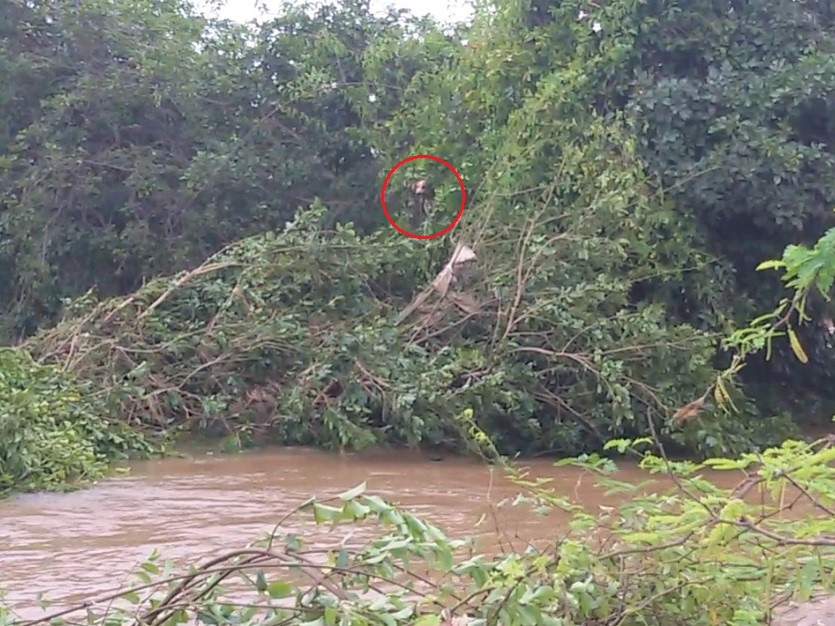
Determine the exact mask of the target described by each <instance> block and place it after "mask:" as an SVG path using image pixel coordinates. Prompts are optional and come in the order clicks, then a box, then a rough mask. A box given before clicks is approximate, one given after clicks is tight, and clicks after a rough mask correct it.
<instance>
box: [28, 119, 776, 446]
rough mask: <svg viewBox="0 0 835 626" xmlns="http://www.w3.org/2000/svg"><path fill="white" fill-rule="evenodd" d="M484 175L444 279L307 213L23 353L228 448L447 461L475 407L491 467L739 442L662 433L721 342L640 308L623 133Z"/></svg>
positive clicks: (105, 307)
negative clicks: (442, 453)
mask: <svg viewBox="0 0 835 626" xmlns="http://www.w3.org/2000/svg"><path fill="white" fill-rule="evenodd" d="M613 146H617V147H618V150H619V151H620V153H621V158H620V165H619V166H618V168H617V175H613V171H614V170H613V169H612V168H613V166H612V162H611V150H612V149H613ZM498 166H501V164H498ZM495 180H499V181H502V180H504V181H506V182H505V183H504V186H503V187H502V186H501V185H500V186H494V187H493V188H492V189H488V190H487V191H486V192H485V193H483V194H482V196H481V197H480V198H479V202H478V204H477V206H474V207H473V208H471V209H470V210H469V212H468V214H467V215H466V216H465V220H463V222H462V226H460V227H459V228H457V229H456V231H454V232H455V237H456V239H457V240H458V242H459V243H462V244H466V245H467V246H468V248H467V249H468V250H469V254H470V255H471V257H472V256H474V257H475V258H474V259H473V258H470V259H469V260H468V261H467V262H466V263H463V264H462V263H457V264H455V263H454V264H453V265H455V266H456V267H452V266H449V267H447V269H446V270H445V271H441V270H443V268H444V267H445V266H447V265H448V263H449V261H450V257H451V255H452V254H453V252H456V248H455V244H454V242H451V241H448V240H446V239H442V238H436V239H433V240H429V241H426V242H420V243H416V242H415V241H413V240H410V239H407V238H404V237H402V236H400V235H399V234H397V233H396V232H394V231H393V230H391V229H389V230H384V231H377V232H374V233H372V234H370V235H367V236H359V235H358V234H356V232H354V230H353V228H352V227H351V226H340V227H338V228H337V229H336V230H335V231H333V232H322V231H321V229H320V228H319V224H320V223H321V218H322V216H323V214H324V211H325V209H324V207H322V206H321V205H318V206H314V207H313V208H311V209H309V210H307V211H305V212H302V213H300V214H299V216H298V217H297V219H296V220H295V221H294V222H292V223H290V224H288V226H287V228H286V229H285V230H284V231H283V232H280V233H267V234H264V235H259V236H255V237H250V238H248V239H244V240H242V241H240V242H238V243H236V244H234V245H232V246H230V247H228V248H226V249H225V250H223V251H221V252H220V253H218V254H216V255H213V256H212V257H211V258H209V259H208V260H207V261H206V262H205V263H204V264H203V265H201V266H199V267H197V268H195V269H192V270H191V271H188V272H183V273H181V274H178V275H176V276H173V277H171V278H165V279H157V280H153V281H151V282H149V283H148V284H147V285H145V286H144V287H143V288H141V289H140V290H138V291H137V292H135V293H134V294H132V295H130V296H128V297H125V298H115V299H110V300H106V301H104V302H97V301H96V300H95V298H93V296H92V294H90V295H88V297H87V298H85V299H81V300H79V301H76V302H75V303H73V304H72V305H71V306H70V307H69V308H68V310H67V314H66V315H65V319H64V320H63V321H62V322H61V323H60V324H58V325H57V326H56V327H55V328H53V329H50V330H46V331H43V332H41V333H39V334H37V335H36V336H34V337H32V338H31V339H30V340H28V341H27V342H26V344H25V347H26V348H27V349H28V350H30V351H31V352H32V353H33V354H34V355H35V356H36V358H38V359H39V360H41V361H42V362H44V363H53V364H60V366H61V367H62V368H63V369H65V370H66V371H68V372H71V373H72V374H73V375H75V376H76V377H77V378H79V379H81V380H84V381H88V382H92V383H93V384H95V385H96V386H97V387H98V388H99V389H100V390H101V392H102V393H103V394H104V395H105V396H106V397H107V399H108V402H107V404H108V406H110V407H115V408H114V409H113V411H114V413H113V415H114V416H118V417H119V418H120V419H123V420H125V421H126V422H128V423H130V424H137V425H141V426H142V427H143V428H148V427H150V428H156V429H160V430H168V429H171V428H173V427H187V428H190V429H192V430H198V431H201V432H204V433H214V434H220V435H225V436H230V437H231V438H232V440H233V442H234V443H237V444H246V443H249V442H251V441H271V442H279V443H283V444H305V445H317V446H323V447H329V448H353V449H359V448H362V447H364V446H367V445H371V444H377V443H387V444H393V445H410V446H419V445H434V446H438V445H440V446H448V447H451V448H455V449H459V450H462V449H464V448H466V447H467V446H468V445H469V443H468V442H470V439H471V438H470V435H469V428H470V426H469V424H468V423H467V420H463V419H462V418H461V416H462V415H463V414H464V413H465V412H468V411H471V412H472V414H473V415H474V416H475V422H476V424H477V425H478V427H479V428H480V429H482V430H483V431H484V432H486V433H487V434H488V436H489V437H490V438H491V439H492V440H493V441H495V443H496V445H497V447H498V449H499V450H500V451H501V452H502V453H516V452H521V453H524V454H532V453H541V452H551V453H576V452H583V451H590V450H595V449H600V448H601V446H602V445H603V443H604V441H605V440H606V439H608V438H610V437H613V436H633V435H640V434H642V433H643V432H645V429H646V419H647V415H649V416H650V418H651V419H652V420H653V421H654V423H655V424H656V426H657V427H658V429H659V431H660V432H661V433H663V436H664V438H665V441H668V442H676V443H677V444H678V445H679V446H680V447H683V448H685V449H687V450H690V451H699V450H701V451H702V452H708V451H710V450H718V449H734V448H747V447H748V446H750V445H751V443H750V442H751V437H750V433H749V432H747V431H746V430H745V429H747V428H749V426H748V425H746V422H744V421H743V420H725V419H722V418H721V417H720V418H719V419H716V420H714V421H713V423H712V425H711V422H710V420H709V418H703V419H702V421H701V425H698V426H696V427H692V428H690V430H687V428H685V430H684V431H681V430H679V429H678V428H677V427H676V426H675V425H674V424H671V423H670V421H669V417H670V416H671V414H672V413H673V411H675V409H676V407H677V406H679V405H680V404H683V403H684V402H685V401H687V400H689V399H691V398H692V397H693V395H694V393H695V391H696V390H698V389H704V388H705V387H706V386H708V385H709V384H710V382H711V380H712V377H713V375H714V370H713V368H712V366H711V364H710V358H711V355H712V353H713V341H714V338H713V337H711V336H710V335H708V334H706V333H703V332H700V331H697V330H695V329H693V328H692V327H690V326H687V325H684V324H674V323H671V322H670V320H669V318H668V317H667V315H666V312H665V310H664V307H663V306H662V305H660V304H655V303H653V302H652V301H651V299H647V298H644V299H643V300H642V299H639V298H637V297H636V296H635V289H636V285H638V286H639V285H640V284H641V282H642V281H645V280H647V279H648V278H650V277H652V276H653V275H655V274H656V272H657V260H656V259H657V254H658V249H657V248H656V247H655V246H654V244H655V243H656V242H659V241H660V240H662V239H663V238H664V236H665V232H664V227H663V225H662V224H659V223H658V222H657V221H654V220H655V218H654V213H653V212H654V203H655V200H654V198H653V197H652V196H651V195H649V194H647V193H646V186H645V184H644V183H643V181H642V180H641V168H640V166H639V164H638V163H637V160H636V159H635V157H634V155H633V154H632V152H631V148H630V143H629V142H628V141H626V140H624V139H623V137H622V136H621V134H620V132H619V130H618V127H617V126H616V125H611V124H604V123H602V121H601V122H598V123H597V124H596V125H595V126H592V127H589V128H588V129H587V130H586V131H585V132H583V133H582V134H581V136H580V137H579V138H578V140H577V141H576V142H575V143H573V144H566V145H564V146H563V153H562V156H561V158H560V159H559V161H558V162H557V163H556V164H555V167H554V171H553V172H552V176H551V178H550V180H549V181H548V183H547V184H546V185H543V186H540V187H537V188H534V189H524V188H523V189H519V188H518V184H519V183H518V182H517V181H515V180H514V179H513V178H507V177H496V179H495ZM508 205H510V206H512V207H514V210H509V209H510V207H509V206H508ZM460 250H461V248H460V247H459V248H458V252H460ZM456 254H457V252H456ZM439 271H440V272H441V273H440V274H438V272H439ZM445 272H446V273H445ZM456 272H457V274H456ZM453 278H454V279H455V280H453ZM740 404H741V406H744V403H740ZM706 424H707V425H706ZM740 424H742V425H741V426H740ZM748 424H750V422H749V423H748ZM759 428H760V433H764V432H767V430H766V429H770V436H772V437H774V438H777V437H779V436H780V435H781V434H782V433H781V431H780V429H779V428H775V427H774V425H773V423H769V420H762V421H760V422H759Z"/></svg>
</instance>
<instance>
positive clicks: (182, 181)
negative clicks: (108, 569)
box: [0, 0, 835, 454]
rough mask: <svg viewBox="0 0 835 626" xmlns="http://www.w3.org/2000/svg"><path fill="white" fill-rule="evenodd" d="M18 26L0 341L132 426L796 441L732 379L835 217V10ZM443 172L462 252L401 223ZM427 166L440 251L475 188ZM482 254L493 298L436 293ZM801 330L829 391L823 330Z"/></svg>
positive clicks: (513, 7) (574, 439) (66, 8)
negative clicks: (734, 349) (446, 166)
mask: <svg viewBox="0 0 835 626" xmlns="http://www.w3.org/2000/svg"><path fill="white" fill-rule="evenodd" d="M807 5H808V6H807ZM2 10H3V11H5V13H4V14H3V17H4V18H6V19H5V20H4V21H3V27H2V28H3V30H2V33H0V46H2V49H3V51H4V54H3V55H2V61H0V62H2V63H3V69H4V71H6V72H7V75H8V76H9V77H10V80H9V81H8V82H7V84H4V85H3V86H2V87H0V100H2V102H3V103H7V104H9V105H10V106H11V105H14V110H15V113H14V114H13V115H10V116H9V118H8V121H7V125H6V128H5V129H4V131H3V134H2V138H1V139H0V147H2V153H1V154H0V189H2V190H3V191H2V194H0V270H2V271H0V297H1V298H2V302H3V303H4V316H5V317H4V318H3V320H2V321H0V332H3V333H4V334H5V336H6V337H7V338H8V340H9V341H13V340H15V339H17V338H20V337H23V336H27V337H29V339H28V340H27V343H26V347H27V349H30V350H31V351H32V353H33V354H34V355H36V357H37V358H38V359H39V360H41V361H42V362H44V363H52V364H59V365H60V366H61V367H62V368H63V369H65V370H67V371H69V372H71V373H72V375H73V376H75V377H76V379H77V380H80V381H85V383H86V382H90V383H92V384H93V385H95V388H96V389H97V390H98V391H100V392H101V393H102V394H103V397H105V398H106V400H107V407H108V411H109V413H108V415H109V416H110V417H111V418H114V419H115V418H117V417H119V418H121V419H125V420H127V421H128V422H130V423H142V424H143V425H144V426H145V427H148V428H151V429H168V428H172V427H178V426H187V427H189V428H194V429H197V430H201V431H204V432H212V433H218V434H224V435H227V436H228V437H229V442H230V443H231V444H234V445H245V444H247V443H249V442H252V441H256V440H263V439H268V440H275V441H281V442H285V443H313V444H318V445H324V446H331V447H346V446H348V447H357V448H359V447H363V446H365V445H368V444H371V443H373V442H388V443H393V444H404V443H405V444H409V445H420V444H424V443H431V444H433V445H449V446H457V447H461V446H463V445H471V444H472V442H471V441H470V439H471V437H470V435H469V433H468V431H467V428H468V426H466V425H464V424H463V422H462V420H461V419H460V416H461V415H463V414H465V413H466V412H467V411H472V412H473V415H474V416H475V417H474V420H475V423H476V424H477V425H478V426H479V427H481V428H483V429H484V430H485V432H487V433H488V434H489V436H490V437H491V438H493V439H494V440H495V441H496V442H497V444H498V445H499V448H500V450H501V451H502V452H508V453H510V452H528V453H533V452H544V451H551V452H558V453H576V452H581V451H591V450H599V449H600V447H601V446H602V444H603V442H604V441H605V440H606V439H608V438H609V437H611V436H619V437H620V436H638V435H641V434H644V433H645V432H646V429H647V428H649V426H650V425H652V426H653V427H655V428H657V429H658V431H659V433H660V434H661V436H662V437H663V439H664V442H665V443H667V444H675V445H676V446H677V447H678V448H679V449H681V450H683V451H688V452H698V453H702V454H714V453H720V452H721V453H727V452H732V451H737V452H738V451H746V450H750V449H752V448H757V447H762V446H764V445H768V444H771V443H775V442H776V441H777V440H778V439H779V438H780V437H782V436H784V435H786V434H787V433H790V432H791V430H792V425H791V424H790V423H789V420H788V419H787V417H786V415H785V414H784V413H783V412H782V411H781V409H782V407H781V406H768V405H765V406H764V403H762V402H761V403H760V405H759V406H757V403H756V402H755V401H753V400H752V399H751V398H752V394H750V393H749V392H750V390H751V388H752V385H751V384H750V381H751V379H756V378H757V376H751V377H749V378H748V379H747V380H746V379H742V381H741V382H742V383H748V384H747V386H746V385H739V384H737V385H736V386H735V385H734V384H733V380H732V377H731V376H725V377H724V378H723V379H722V383H721V387H719V386H716V385H714V380H715V377H716V374H717V371H716V370H717V368H720V369H721V368H722V367H723V366H724V365H726V364H727V360H728V359H729V358H731V357H730V356H729V355H728V354H726V353H723V352H722V351H721V348H722V346H720V345H719V344H720V342H719V340H718V337H719V336H720V335H722V334H726V333H727V331H729V330H730V329H731V328H732V327H733V326H734V323H735V322H738V321H739V320H740V319H744V318H743V316H746V317H750V315H751V314H752V312H753V311H754V310H761V309H762V307H763V304H762V303H764V302H771V301H773V300H772V299H771V298H772V295H773V293H774V292H775V290H776V289H777V288H779V285H778V284H776V283H775V284H774V285H773V288H772V286H770V285H768V284H767V283H766V282H765V281H759V282H754V281H753V280H751V279H750V277H748V276H747V274H746V272H748V270H749V269H752V268H753V266H754V265H755V263H756V261H758V260H759V259H761V258H763V257H764V255H765V253H764V252H763V251H764V250H766V249H767V250H768V251H769V252H770V251H771V250H775V249H779V247H781V246H783V245H785V244H786V243H787V242H788V241H794V240H795V239H800V240H801V241H802V242H808V241H811V240H812V239H813V238H815V237H817V236H818V235H819V231H820V230H821V225H822V224H825V223H826V220H827V219H830V218H831V214H830V213H829V212H828V209H829V206H830V205H831V203H832V202H831V200H832V189H831V188H830V187H831V181H832V180H833V177H832V175H831V174H832V165H833V164H832V161H831V155H830V153H829V148H828V147H827V146H828V145H829V144H830V143H831V142H829V141H827V139H826V138H827V137H828V134H827V133H829V134H831V130H832V124H831V110H830V106H829V105H830V100H831V97H830V96H831V94H830V93H829V89H830V88H829V85H831V84H832V81H831V80H830V78H831V69H832V67H833V66H832V51H833V47H832V45H831V44H832V33H831V24H830V21H831V20H829V18H828V17H827V14H826V7H824V6H818V5H816V4H815V3H811V4H808V3H807V4H802V5H798V4H797V3H795V2H793V1H792V0H784V1H781V2H780V3H779V7H777V8H774V7H771V5H768V6H766V4H764V3H763V2H759V1H758V2H754V3H748V4H746V5H745V6H744V7H737V6H736V4H735V3H725V4H723V3H719V4H718V5H717V4H715V3H713V4H710V3H700V2H697V3H695V4H693V3H691V4H689V5H687V6H686V7H685V6H681V7H679V6H677V5H676V6H670V5H668V4H664V3H652V2H650V3H643V2H633V1H632V0H618V2H615V3H610V4H608V5H607V6H606V7H596V6H591V5H589V6H585V5H582V6H581V4H580V3H576V2H571V3H558V4H555V3H548V2H544V1H538V2H537V3H533V4H532V3H527V2H521V1H519V0H502V1H501V2H496V3H495V4H494V5H492V6H490V7H487V6H485V7H481V8H480V9H479V10H478V11H477V12H476V17H475V20H474V22H473V24H472V25H471V26H467V27H464V26H458V27H455V28H449V29H442V28H441V27H440V26H438V25H437V24H434V23H432V22H431V21H429V20H416V19H413V18H411V17H410V16H408V15H406V14H404V13H397V12H389V13H388V14H385V15H382V16H375V15H373V14H372V13H371V11H370V9H369V6H368V3H367V2H364V1H362V0H351V1H349V2H346V3H344V4H342V5H338V6H320V7H312V6H306V5H302V6H298V7H294V8H291V7H288V8H286V9H285V10H284V12H283V13H282V14H281V15H280V16H279V17H277V18H275V19H273V20H269V21H267V22H265V23H263V24H260V25H246V26H242V25H235V24H230V23H226V22H218V21H210V20H206V19H205V18H202V17H199V16H197V15H196V14H195V13H194V11H193V9H192V7H190V6H189V5H187V4H185V3H183V2H180V1H179V0H165V1H163V2H145V1H142V2H126V1H125V0H108V1H106V2H104V1H101V0H81V1H79V2H74V3H66V2H61V1H58V0H45V1H43V2H37V3H28V4H27V3H18V2H13V3H9V4H8V6H6V5H4V7H3V9H2ZM774 20H777V23H778V24H779V27H778V28H777V29H776V31H775V27H774V23H773V22H774ZM681 33H688V34H687V36H682V35H681ZM812 120H817V121H818V122H820V124H817V126H816V128H820V129H821V130H820V134H819V135H815V132H816V131H814V129H813V128H812V125H810V123H811V121H812ZM416 153H429V154H435V155H442V156H443V158H444V159H446V160H447V161H449V162H450V163H452V164H453V166H454V167H455V168H456V169H457V170H458V172H459V173H460V174H461V175H462V176H463V178H464V180H465V182H466V185H467V189H468V198H469V204H468V206H467V208H466V211H465V213H464V217H463V219H462V220H461V222H460V223H459V224H458V226H456V228H455V230H454V231H453V233H454V238H450V239H443V240H431V241H428V242H423V241H422V242H415V241H411V240H406V239H404V238H402V237H400V236H399V235H397V234H396V233H394V232H393V231H392V230H391V229H390V228H388V226H387V225H385V224H384V222H383V216H382V215H381V211H380V210H379V206H378V198H377V194H378V190H379V185H380V184H381V183H382V181H383V178H384V176H385V173H386V172H387V171H388V170H389V169H390V167H391V166H392V165H393V164H394V163H396V162H398V161H400V160H401V159H402V158H404V157H405V156H409V155H410V154H416ZM410 166H411V164H410ZM423 166H425V164H420V165H417V164H415V170H419V169H420V167H423ZM430 167H431V166H430ZM405 169H406V168H404V172H402V174H403V175H405V174H407V173H411V170H410V171H409V172H406V171H405ZM439 171H442V170H439ZM419 173H421V174H424V173H428V174H429V175H430V178H432V179H433V181H436V182H437V183H438V184H437V190H436V191H437V195H436V198H437V207H436V211H435V213H434V214H433V215H431V216H430V222H432V223H431V224H429V225H428V226H427V227H428V228H430V231H434V230H436V228H435V227H436V226H437V227H438V228H437V229H440V228H442V227H443V226H445V225H446V224H448V223H449V220H450V219H451V218H452V216H453V215H455V212H456V211H457V208H458V202H459V199H460V198H459V196H458V194H459V190H458V188H457V184H456V181H454V180H453V177H452V176H450V175H449V173H446V174H444V176H440V175H435V172H419ZM396 185H400V181H398V182H397V183H396ZM393 202H396V200H393ZM310 207H313V208H310ZM288 224H289V225H288ZM381 225H382V226H381ZM740 233H742V234H745V236H744V237H741V236H740ZM457 243H463V244H466V245H468V246H470V247H471V248H472V249H473V250H475V253H476V256H477V261H476V262H475V264H474V266H473V268H471V269H472V273H473V275H472V276H469V277H467V279H466V280H464V279H462V280H461V281H459V282H458V283H456V284H455V285H454V286H453V288H452V290H451V291H450V292H449V293H447V294H438V293H437V292H436V291H434V290H433V289H432V288H427V286H428V285H431V283H432V280H433V278H434V277H435V276H436V274H437V273H438V271H439V270H441V269H442V268H443V267H444V263H446V261H447V260H448V259H449V255H450V254H451V252H452V250H453V249H454V247H455V244H457ZM207 258H208V259H209V260H208V261H207V260H206V259H207ZM164 277H169V278H164ZM84 294H86V295H84ZM409 313H411V314H409ZM815 314H819V312H818V311H817V310H816V312H815ZM59 319H63V321H62V322H60V323H59V324H58V325H57V326H54V325H55V323H56V322H57V320H59ZM53 326H54V327H53ZM36 331H37V332H36ZM797 334H798V337H797V339H798V341H800V342H802V343H803V344H804V345H809V344H810V342H811V343H815V342H817V343H815V345H816V346H817V348H816V349H815V350H809V353H810V354H812V358H810V362H811V363H812V364H813V365H814V367H815V370H814V372H815V375H814V376H813V375H808V374H807V375H805V376H804V379H803V380H804V382H808V383H809V384H811V385H813V386H814V385H817V386H818V387H819V388H820V390H821V393H822V394H824V395H825V394H826V393H829V391H830V390H831V388H832V386H831V385H828V384H827V383H828V382H829V381H830V380H831V376H832V374H831V372H832V371H835V370H833V369H832V368H831V367H829V366H828V363H829V359H830V357H831V354H830V353H831V350H829V349H828V348H827V347H826V337H825V336H823V335H822V334H821V333H819V332H817V331H816V330H815V328H814V327H812V326H807V327H804V328H802V329H798V331H797ZM724 347H727V346H724ZM717 348H719V350H717ZM748 356H749V357H750V354H749V355H748ZM749 360H751V359H750V358H749ZM779 361H780V363H781V368H782V369H781V370H780V371H779V372H778V373H780V372H782V373H791V372H792V371H793V370H792V367H790V366H787V365H786V363H787V362H788V361H787V360H786V359H783V358H781V359H779ZM760 365H761V367H760V370H758V372H757V373H762V374H763V376H762V378H763V379H765V380H767V379H768V377H767V376H766V375H770V374H773V372H772V371H771V370H769V369H768V367H767V366H768V365H769V363H766V362H763V363H761V364H760ZM754 369H755V368H754V367H750V368H749V371H750V370H754ZM737 382H740V381H737ZM705 389H713V390H714V392H715V394H718V395H715V396H714V399H716V400H717V401H716V402H715V403H714V406H708V407H707V410H704V409H705V407H704V406H702V409H703V410H702V411H701V412H700V413H699V416H698V418H697V419H695V420H692V421H687V422H686V423H684V422H680V421H676V420H671V419H670V417H671V415H672V414H674V411H675V408H676V407H679V406H682V405H683V404H684V403H685V402H687V401H688V400H690V399H692V398H693V397H700V398H705V397H706V395H700V394H704V390H705ZM719 400H721V401H722V402H719ZM722 403H724V404H728V403H733V404H734V406H736V407H737V408H738V409H739V413H738V414H737V415H735V416H734V418H733V419H727V417H726V416H725V415H723V413H722V411H721V410H718V409H720V408H721V407H720V406H719V405H720V404H722ZM704 404H705V402H704V401H702V405H704ZM463 442H468V443H466V444H465V443H463Z"/></svg>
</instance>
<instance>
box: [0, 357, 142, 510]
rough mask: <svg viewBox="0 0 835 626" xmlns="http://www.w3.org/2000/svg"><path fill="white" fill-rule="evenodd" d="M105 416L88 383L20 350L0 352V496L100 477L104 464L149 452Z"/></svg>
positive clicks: (134, 436) (127, 430)
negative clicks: (76, 380) (78, 381)
mask: <svg viewBox="0 0 835 626" xmlns="http://www.w3.org/2000/svg"><path fill="white" fill-rule="evenodd" d="M106 413H107V407H106V405H105V404H104V403H103V402H101V401H100V400H99V399H98V398H97V397H96V396H95V395H94V394H91V393H90V386H89V385H81V384H78V383H77V382H75V381H74V380H73V379H72V377H71V376H70V375H68V374H66V373H64V372H61V371H60V370H58V369H57V368H55V367H53V366H49V365H41V364H38V363H36V362H35V361H33V359H32V357H31V356H30V355H29V354H28V353H26V352H25V351H23V350H21V349H17V348H2V349H0V441H2V442H3V445H2V448H0V494H5V493H7V492H8V491H10V490H11V489H14V490H16V491H29V490H32V491H34V490H44V489H61V488H64V487H66V486H67V485H71V484H78V483H81V482H84V481H87V480H91V479H95V478H100V477H101V476H103V475H104V473H105V471H106V470H107V467H108V463H109V462H110V461H113V460H118V459H123V458H126V455H127V454H128V453H134V452H136V451H146V452H148V451H150V447H149V446H148V445H147V444H146V443H145V442H144V440H143V438H142V436H141V435H140V434H139V433H138V432H136V431H134V430H131V429H130V428H128V427H127V426H126V425H125V424H123V423H121V422H110V421H109V420H107V419H106V418H105V415H106Z"/></svg>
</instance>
